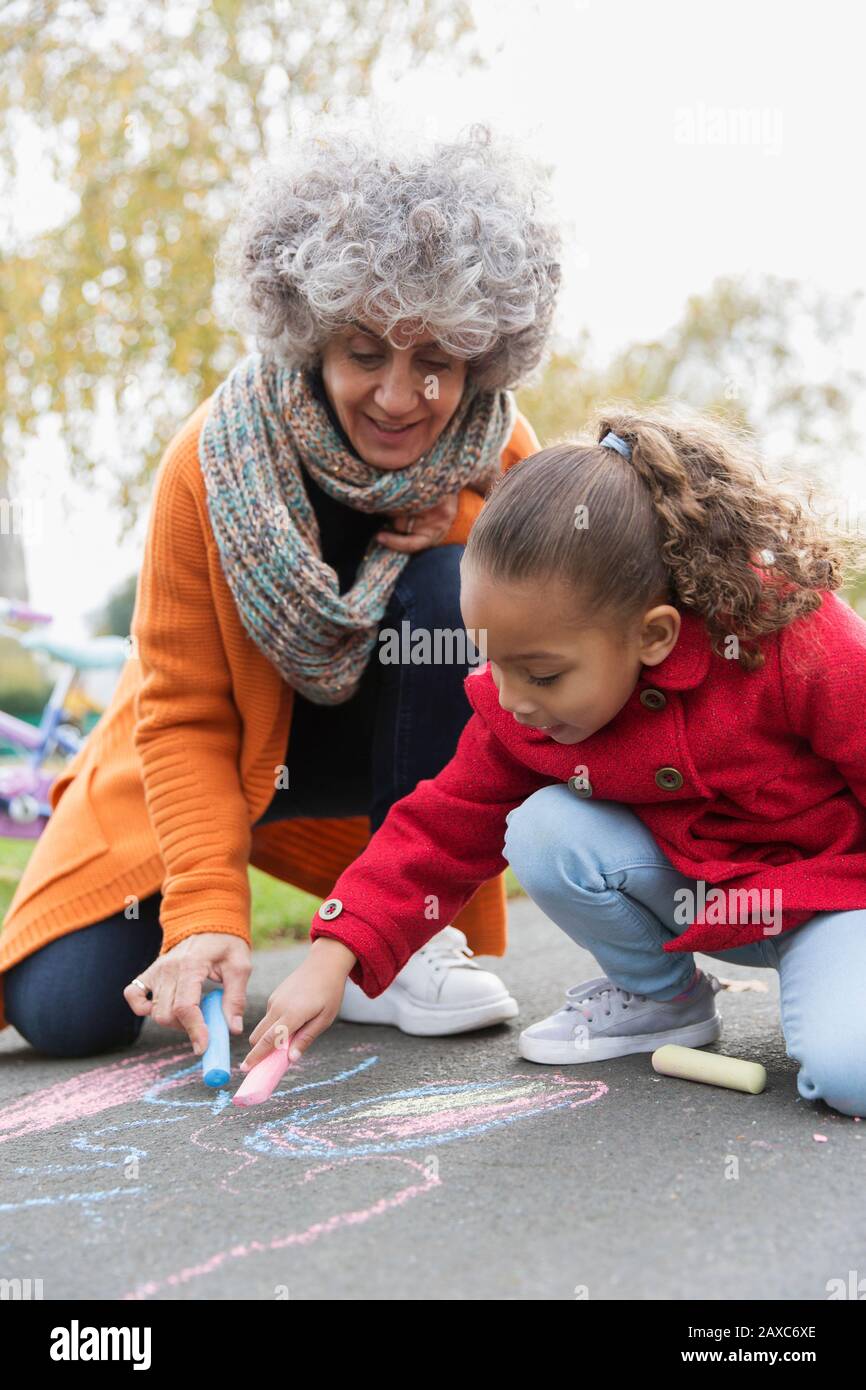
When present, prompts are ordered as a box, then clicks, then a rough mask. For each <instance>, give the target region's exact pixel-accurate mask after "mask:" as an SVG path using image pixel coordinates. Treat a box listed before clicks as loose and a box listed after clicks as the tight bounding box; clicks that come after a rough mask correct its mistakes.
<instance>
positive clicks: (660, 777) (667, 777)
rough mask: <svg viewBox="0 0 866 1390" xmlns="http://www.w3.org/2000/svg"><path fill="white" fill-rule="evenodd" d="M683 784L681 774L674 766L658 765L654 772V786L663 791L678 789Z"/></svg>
mask: <svg viewBox="0 0 866 1390" xmlns="http://www.w3.org/2000/svg"><path fill="white" fill-rule="evenodd" d="M682 785H683V774H682V773H681V772H678V771H677V769H676V768H675V767H660V768H659V770H658V772H657V773H656V786H657V787H661V789H662V791H665V792H676V791H679V789H680V787H681V786H682Z"/></svg>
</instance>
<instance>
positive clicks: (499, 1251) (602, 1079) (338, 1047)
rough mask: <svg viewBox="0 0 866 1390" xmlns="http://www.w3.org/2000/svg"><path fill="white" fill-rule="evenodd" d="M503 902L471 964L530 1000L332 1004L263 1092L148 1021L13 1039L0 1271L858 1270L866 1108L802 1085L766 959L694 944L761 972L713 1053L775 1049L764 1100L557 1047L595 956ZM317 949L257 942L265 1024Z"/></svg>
mask: <svg viewBox="0 0 866 1390" xmlns="http://www.w3.org/2000/svg"><path fill="white" fill-rule="evenodd" d="M510 918H511V930H510V947H509V953H508V956H507V957H506V958H505V959H504V960H495V961H494V960H490V961H489V962H486V961H485V960H484V959H483V958H479V959H480V961H481V963H482V964H489V965H490V967H491V968H494V969H496V971H497V972H498V973H499V974H500V976H501V977H502V978H503V979H504V980H505V981H506V982H507V984H508V986H509V988H510V989H511V991H512V993H513V994H514V995H515V996H516V997H517V999H518V1001H519V1003H520V1006H521V1013H520V1017H519V1018H518V1019H516V1020H514V1022H512V1023H509V1024H506V1025H501V1026H499V1027H496V1028H492V1029H486V1030H482V1031H480V1032H476V1033H472V1034H464V1035H462V1036H457V1037H451V1038H412V1037H408V1036H407V1035H405V1034H403V1033H400V1032H398V1031H397V1030H395V1029H393V1028H386V1027H365V1026H359V1025H349V1024H344V1023H339V1022H338V1023H335V1024H334V1025H333V1027H332V1028H331V1029H330V1030H329V1031H328V1032H327V1033H326V1034H325V1035H324V1036H323V1037H322V1038H321V1039H319V1041H318V1042H317V1043H315V1044H314V1045H313V1047H312V1048H311V1049H310V1051H309V1052H308V1053H307V1054H306V1056H305V1057H304V1059H303V1061H302V1062H301V1063H300V1064H299V1065H298V1066H296V1067H294V1068H292V1069H291V1070H290V1071H289V1072H287V1073H286V1075H285V1077H284V1078H283V1081H282V1082H281V1083H280V1086H279V1087H278V1090H277V1091H276V1092H275V1094H274V1095H273V1096H272V1097H271V1099H270V1100H269V1101H268V1102H267V1103H266V1104H265V1105H263V1106H260V1107H257V1108H255V1109H238V1108H237V1107H235V1106H232V1105H231V1104H230V1097H231V1094H232V1093H233V1091H234V1090H235V1089H236V1087H237V1084H239V1082H240V1080H241V1074H240V1073H236V1075H233V1077H232V1081H231V1083H230V1085H229V1086H227V1087H226V1088H225V1089H224V1090H220V1091H218V1092H212V1091H209V1090H208V1089H207V1088H206V1087H204V1086H203V1084H202V1082H201V1067H200V1062H199V1060H198V1059H197V1058H195V1057H194V1055H193V1054H192V1052H191V1049H190V1048H189V1046H188V1044H187V1043H186V1042H185V1040H184V1037H183V1035H181V1034H179V1033H172V1032H168V1031H166V1030H165V1029H161V1028H159V1027H157V1026H156V1025H153V1024H151V1023H149V1022H148V1023H147V1024H146V1025H145V1028H144V1031H143V1033H142V1035H141V1038H140V1040H139V1042H138V1043H137V1044H136V1046H135V1047H134V1048H132V1049H130V1050H129V1051H127V1052H122V1051H121V1052H116V1053H111V1054H106V1055H104V1056H101V1057H96V1058H92V1059H72V1060H58V1059H54V1058H49V1057H44V1056H41V1055H39V1054H37V1053H35V1052H34V1051H33V1050H32V1049H31V1048H30V1047H28V1046H27V1044H26V1043H25V1042H24V1041H23V1039H22V1038H21V1037H20V1036H19V1035H18V1034H17V1033H16V1032H15V1031H14V1029H12V1028H8V1029H6V1030H5V1031H4V1032H3V1033H0V1279H20V1280H27V1279H30V1280H31V1281H35V1280H41V1281H42V1283H41V1285H40V1286H39V1287H40V1291H41V1293H42V1296H43V1297H44V1298H45V1299H91V1298H107V1299H126V1298H135V1299H150V1298H155V1299H181V1300H196V1299H241V1300H242V1299H287V1300H298V1299H340V1300H342V1299H370V1298H372V1299H412V1300H414V1299H434V1300H451V1299H459V1300H463V1299H496V1300H510V1299H517V1300H525V1299H557V1300H558V1299H567V1300H574V1299H589V1300H593V1299H672V1300H681V1299H739V1298H746V1299H777V1298H782V1299H797V1300H800V1299H805V1300H825V1299H826V1298H827V1297H828V1281H830V1280H834V1279H841V1280H850V1273H851V1271H855V1272H856V1271H859V1272H860V1274H859V1275H858V1276H857V1277H861V1276H862V1275H866V1258H864V1236H866V1208H864V1204H863V1202H862V1200H861V1197H860V1193H861V1181H862V1175H863V1171H864V1161H866V1138H864V1134H863V1131H864V1130H866V1121H864V1122H863V1123H859V1122H857V1121H855V1120H854V1119H853V1118H852V1117H848V1116H843V1115H840V1114H838V1113H837V1112H835V1111H833V1110H832V1109H830V1108H829V1107H828V1106H826V1105H825V1104H824V1103H823V1102H817V1103H815V1102H810V1101H806V1100H804V1099H803V1098H801V1097H800V1096H799V1094H798V1092H797V1088H796V1080H795V1078H796V1063H795V1062H794V1061H793V1060H792V1059H791V1058H789V1057H787V1055H786V1052H785V1044H784V1040H783V1036H782V1031H781V1025H780V1022H779V1004H778V983H777V976H776V973H775V971H773V970H764V969H747V968H743V967H739V966H734V965H729V964H727V963H725V962H722V961H719V960H714V959H713V958H711V957H706V956H698V957H697V960H698V961H699V963H701V964H702V965H703V966H704V967H705V968H707V969H709V970H711V971H712V973H713V974H715V975H718V976H719V977H720V978H722V979H725V980H730V981H735V982H747V983H749V984H750V987H749V988H747V989H737V990H734V989H725V990H723V991H721V992H720V993H719V994H718V995H717V996H716V1000H717V1007H718V1009H719V1011H720V1013H721V1014H722V1016H723V1019H724V1034H723V1037H722V1039H721V1040H720V1041H719V1042H718V1043H716V1044H714V1045H713V1046H712V1048H711V1049H710V1050H713V1051H721V1052H726V1053H728V1054H730V1055H733V1056H738V1057H745V1058H749V1059H750V1060H755V1061H760V1062H762V1063H763V1065H764V1066H765V1067H766V1069H767V1072H768V1085H767V1088H766V1090H765V1091H764V1092H762V1093H761V1094H760V1095H756V1096H754V1095H745V1094H742V1093H739V1092H734V1091H727V1090H722V1089H719V1088H717V1087H713V1086H706V1085H702V1084H697V1083H694V1082H689V1081H682V1080H677V1079H673V1078H669V1077H661V1076H658V1075H657V1074H656V1073H655V1072H654V1071H653V1069H652V1066H651V1064H650V1057H649V1054H641V1055H637V1056H631V1057H626V1058H621V1059H618V1060H615V1061H609V1062H602V1063H597V1064H582V1065H577V1066H570V1067H562V1068H556V1067H547V1066H538V1065H535V1064H532V1063H529V1062H525V1061H523V1060H522V1059H521V1058H519V1056H518V1054H517V1047H516V1042H517V1034H518V1032H519V1031H520V1028H521V1027H525V1026H526V1025H527V1024H528V1023H529V1022H533V1021H535V1020H536V1019H538V1018H542V1017H544V1016H545V1015H546V1014H548V1013H550V1012H551V1011H552V1010H553V1009H554V1008H555V1007H558V1005H559V1004H560V1003H561V1002H562V992H563V990H564V988H565V987H566V986H567V985H569V984H575V983H578V982H579V981H582V980H585V979H589V978H591V977H592V976H595V975H598V974H600V973H601V971H600V969H599V967H598V966H597V964H596V962H595V961H594V960H593V958H592V957H591V956H589V955H588V954H587V953H586V952H584V951H581V950H580V949H579V948H578V947H576V946H575V945H573V944H572V943H571V942H569V941H568V940H567V939H566V938H565V937H564V936H563V934H562V933H561V932H559V931H558V930H557V928H556V927H555V926H553V925H552V924H551V923H550V922H548V921H547V920H546V919H545V918H544V917H543V916H542V914H541V913H540V912H539V910H538V909H537V908H536V907H535V905H534V904H533V903H531V902H530V901H529V900H524V899H517V900H514V901H512V902H511V904H510ZM304 949H305V948H304V947H303V946H300V947H294V948H291V949H283V950H273V951H260V952H257V954H256V957H255V967H254V972H253V976H252V980H251V985H250V994H249V1004H248V1009H247V1015H246V1021H247V1024H248V1027H249V1028H252V1027H253V1026H254V1024H255V1023H256V1022H257V1021H258V1019H259V1018H260V1017H261V1015H262V1013H263V1012H264V1007H265V1000H266V999H267V996H268V994H269V993H270V991H271V989H272V988H273V987H274V985H275V984H276V983H277V982H278V981H279V980H280V979H282V978H283V976H284V975H285V974H287V973H288V971H289V970H290V969H291V968H292V967H293V966H294V965H295V964H297V963H298V961H299V960H300V959H301V958H302V956H303V952H304ZM756 985H757V986H758V987H757V988H755V987H754V986H756ZM761 986H764V988H762V987H761ZM246 1050H247V1045H246V1043H245V1042H244V1040H239V1041H235V1042H234V1043H233V1061H234V1064H235V1066H237V1064H238V1063H239V1062H240V1060H241V1058H242V1057H243V1056H244V1054H245V1052H246Z"/></svg>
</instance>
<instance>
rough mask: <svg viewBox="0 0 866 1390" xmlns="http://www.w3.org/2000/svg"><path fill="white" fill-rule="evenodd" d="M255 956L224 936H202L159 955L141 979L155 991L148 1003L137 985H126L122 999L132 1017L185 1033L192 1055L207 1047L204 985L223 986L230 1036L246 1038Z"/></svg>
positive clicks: (238, 941)
mask: <svg viewBox="0 0 866 1390" xmlns="http://www.w3.org/2000/svg"><path fill="white" fill-rule="evenodd" d="M251 969H252V953H251V951H250V948H249V946H248V945H247V943H246V941H244V940H243V939H242V938H241V937H239V936H227V935H226V933H225V932H200V933H199V934H198V935H197V936H188V937H187V938H186V940H184V941H179V942H178V944H177V945H176V946H173V947H172V949H171V950H170V951H166V953H165V955H163V956H157V958H156V960H155V961H154V962H153V965H149V966H148V967H147V969H146V970H143V971H142V972H141V974H140V975H138V976H137V978H138V979H139V980H141V982H142V984H143V985H147V987H148V989H149V990H151V991H152V992H153V998H152V999H148V997H147V995H146V994H145V993H144V990H142V989H139V987H138V985H136V984H128V985H127V986H126V989H125V990H124V991H123V997H124V999H125V1000H126V1002H127V1004H128V1005H129V1007H130V1008H131V1009H132V1012H133V1013H134V1014H150V1016H151V1018H152V1019H153V1021H154V1023H159V1024H161V1025H162V1026H163V1027H164V1028H183V1029H184V1030H185V1031H186V1032H187V1033H188V1034H189V1040H190V1042H191V1043H192V1046H193V1051H194V1052H197V1053H202V1052H204V1050H205V1048H206V1047H207V1041H208V1039H207V1025H206V1024H205V1021H204V1017H203V1016H202V1011H201V1008H200V1007H199V1006H200V1004H201V987H202V984H203V983H204V981H205V980H219V981H220V983H221V984H222V986H223V1012H224V1013H225V1016H226V1018H227V1019H228V1022H229V1029H230V1031H231V1032H232V1033H242V1032H243V1028H244V1017H243V1015H244V1004H245V1003H246V997H247V981H248V980H249V978H250V971H251Z"/></svg>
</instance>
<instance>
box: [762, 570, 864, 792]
mask: <svg viewBox="0 0 866 1390" xmlns="http://www.w3.org/2000/svg"><path fill="white" fill-rule="evenodd" d="M779 654H780V665H781V675H782V695H783V700H784V703H785V709H786V711H787V714H788V720H789V723H790V725H791V728H792V729H793V730H794V732H795V733H797V734H799V735H800V736H801V737H802V738H804V739H806V740H807V741H808V743H809V744H810V746H811V747H812V749H813V750H814V752H815V753H817V754H818V756H819V757H820V758H826V759H827V761H828V762H830V763H832V764H833V765H834V766H835V767H836V768H837V769H838V771H839V773H840V774H841V776H842V777H843V778H844V779H845V781H846V782H847V784H848V786H849V787H850V788H851V791H852V792H853V793H854V795H855V796H856V798H857V800H858V801H859V802H860V803H861V804H862V805H864V806H866V734H864V731H863V719H862V709H863V691H864V689H866V622H864V621H863V619H862V618H861V617H860V616H859V614H857V613H855V612H854V610H853V608H851V607H850V605H849V604H847V603H845V602H843V600H842V599H840V598H837V596H836V595H835V594H834V593H832V592H830V591H825V592H824V596H823V602H822V605H821V607H820V608H819V609H816V611H815V612H814V613H811V614H809V615H808V616H807V617H806V618H805V619H796V620H795V622H794V623H793V624H791V625H789V627H787V628H784V629H783V630H782V632H781V634H780V643H779Z"/></svg>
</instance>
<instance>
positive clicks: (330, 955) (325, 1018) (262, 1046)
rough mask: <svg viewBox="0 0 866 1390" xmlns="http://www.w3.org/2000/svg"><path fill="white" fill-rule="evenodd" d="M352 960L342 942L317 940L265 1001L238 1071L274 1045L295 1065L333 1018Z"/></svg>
mask: <svg viewBox="0 0 866 1390" xmlns="http://www.w3.org/2000/svg"><path fill="white" fill-rule="evenodd" d="M356 960H357V956H355V955H354V954H353V953H352V952H351V951H350V950H349V948H348V946H344V945H343V943H342V941H336V940H335V939H334V938H333V937H327V936H320V937H317V939H316V940H315V941H314V942H313V944H312V946H311V947H310V951H309V954H308V956H307V957H306V959H305V960H304V961H303V963H302V964H301V965H299V966H298V968H297V970H294V971H292V974H291V975H287V976H286V978H285V979H284V980H283V982H282V984H280V985H277V988H276V989H275V990H274V992H273V994H272V995H271V997H270V999H269V1000H268V1011H267V1013H266V1014H265V1016H264V1018H263V1019H262V1020H261V1021H260V1022H259V1023H258V1024H257V1025H256V1027H255V1028H254V1029H253V1031H252V1032H251V1033H250V1044H251V1050H250V1051H249V1052H248V1053H247V1055H246V1057H245V1058H244V1060H243V1061H242V1062H241V1071H249V1069H250V1068H251V1067H254V1066H255V1065H256V1063H257V1062H260V1061H261V1060H262V1058H263V1057H267V1055H268V1053H269V1052H272V1051H273V1049H274V1048H275V1047H285V1046H286V1045H287V1044H288V1046H289V1061H291V1062H296V1061H297V1060H298V1058H299V1057H300V1055H301V1053H302V1052H306V1050H307V1048H308V1047H309V1046H310V1043H311V1042H312V1041H313V1039H314V1038H317V1037H318V1036H319V1034H320V1033H324V1031H325V1029H326V1028H329V1027H330V1026H331V1024H332V1023H333V1022H334V1019H335V1018H336V1017H337V1011H338V1009H339V1007H340V1004H341V1003H342V1000H343V990H344V989H345V986H346V980H347V978H348V975H349V971H350V970H351V969H352V967H353V965H354V964H355V962H356Z"/></svg>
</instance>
